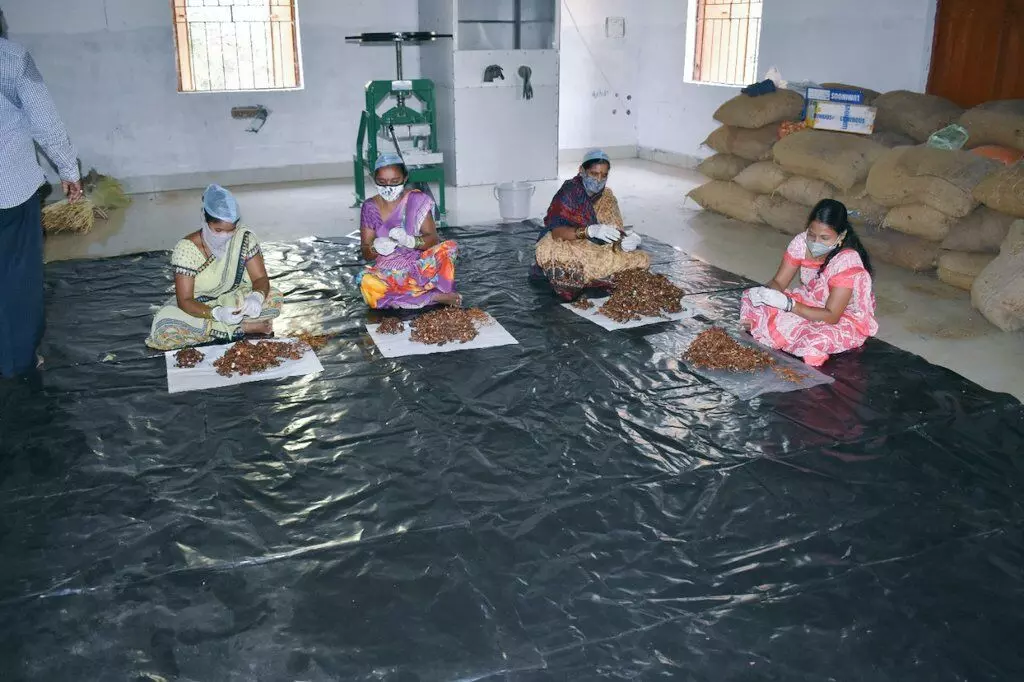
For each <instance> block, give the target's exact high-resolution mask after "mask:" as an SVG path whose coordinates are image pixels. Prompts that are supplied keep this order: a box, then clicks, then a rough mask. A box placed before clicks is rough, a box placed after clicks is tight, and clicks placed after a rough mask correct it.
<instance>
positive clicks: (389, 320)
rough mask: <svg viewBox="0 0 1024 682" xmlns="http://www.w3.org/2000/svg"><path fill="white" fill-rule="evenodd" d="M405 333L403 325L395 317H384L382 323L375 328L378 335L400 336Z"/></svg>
mask: <svg viewBox="0 0 1024 682" xmlns="http://www.w3.org/2000/svg"><path fill="white" fill-rule="evenodd" d="M404 331H405V325H404V324H402V321H401V320H400V319H398V318H397V317H386V318H384V321H383V322H381V323H380V325H378V326H377V333H378V334H389V335H394V334H401V333H402V332H404Z"/></svg>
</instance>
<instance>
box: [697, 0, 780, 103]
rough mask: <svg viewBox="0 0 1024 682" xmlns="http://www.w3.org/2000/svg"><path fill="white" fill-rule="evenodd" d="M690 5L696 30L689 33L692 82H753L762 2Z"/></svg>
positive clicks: (717, 0) (707, 0)
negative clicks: (691, 37) (691, 56)
mask: <svg viewBox="0 0 1024 682" xmlns="http://www.w3.org/2000/svg"><path fill="white" fill-rule="evenodd" d="M691 2H692V3H693V5H695V9H696V12H695V29H696V30H695V31H694V32H693V33H691V35H692V36H693V46H692V50H693V53H692V54H693V76H692V78H693V81H695V82H698V83H719V84H722V85H749V84H750V83H753V82H755V81H756V80H757V53H758V48H759V47H760V44H761V12H762V5H763V3H762V0H691ZM691 16H693V14H691Z"/></svg>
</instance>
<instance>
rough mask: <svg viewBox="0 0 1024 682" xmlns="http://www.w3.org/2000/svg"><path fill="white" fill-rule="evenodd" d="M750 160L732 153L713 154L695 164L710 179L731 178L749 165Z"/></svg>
mask: <svg viewBox="0 0 1024 682" xmlns="http://www.w3.org/2000/svg"><path fill="white" fill-rule="evenodd" d="M750 163H751V162H750V161H747V160H746V159H741V158H740V157H738V156H733V155H732V154H715V155H714V156H709V157H708V158H706V159H704V160H703V161H701V162H700V163H699V164H697V171H698V172H700V174H701V175H704V176H705V177H708V178H711V179H712V180H724V181H726V182H728V181H729V180H732V179H733V178H735V177H736V176H737V175H739V173H740V171H742V170H743V169H744V168H746V167H747V166H749V165H750Z"/></svg>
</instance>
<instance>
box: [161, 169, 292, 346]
mask: <svg viewBox="0 0 1024 682" xmlns="http://www.w3.org/2000/svg"><path fill="white" fill-rule="evenodd" d="M203 220H204V223H203V227H202V229H200V230H198V231H196V232H193V233H192V234H190V235H188V236H186V237H185V238H184V239H182V240H181V241H179V242H178V244H177V246H175V247H174V251H173V252H172V253H171V267H172V268H173V269H174V294H175V296H174V299H173V300H171V301H169V302H168V303H167V304H166V305H164V306H163V307H162V308H160V310H159V311H157V314H156V317H155V318H154V319H153V326H152V329H151V330H150V334H149V338H147V339H146V345H148V346H149V347H151V348H155V349H157V350H174V349H177V348H185V347H188V346H197V345H200V344H204V343H210V342H212V341H231V340H234V339H238V338H241V337H242V336H244V335H246V334H269V333H271V332H272V331H273V327H272V323H271V320H272V319H273V318H275V317H277V316H278V315H279V314H280V312H281V303H282V297H281V294H280V293H278V292H276V291H273V290H272V289H271V288H270V278H269V277H268V276H267V270H266V267H265V265H264V264H263V253H262V252H261V251H260V244H259V241H257V239H256V235H254V234H253V233H252V232H250V231H249V229H248V228H246V227H243V226H241V225H240V224H239V214H238V202H237V201H235V197H234V196H232V195H231V193H230V192H229V191H227V190H226V189H224V188H223V187H220V186H219V185H210V186H209V187H207V188H206V191H205V192H203Z"/></svg>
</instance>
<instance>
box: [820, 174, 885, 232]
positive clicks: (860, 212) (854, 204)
mask: <svg viewBox="0 0 1024 682" xmlns="http://www.w3.org/2000/svg"><path fill="white" fill-rule="evenodd" d="M834 198H835V199H836V200H837V201H841V202H843V204H844V205H845V206H846V210H847V212H848V213H849V216H850V222H851V223H854V224H857V225H881V224H882V223H884V222H885V216H886V215H887V214H888V213H889V209H888V208H886V207H885V206H882V205H881V204H879V203H878V202H877V201H875V200H874V199H872V198H871V195H870V194H868V190H867V185H865V184H864V183H861V184H859V185H855V186H854V187H853V189H851V190H850V191H848V192H842V193H839V194H837V195H836V196H835V197H834Z"/></svg>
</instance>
